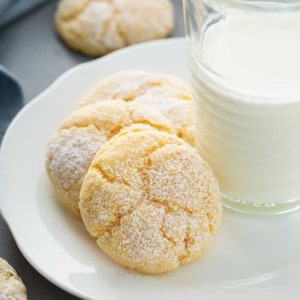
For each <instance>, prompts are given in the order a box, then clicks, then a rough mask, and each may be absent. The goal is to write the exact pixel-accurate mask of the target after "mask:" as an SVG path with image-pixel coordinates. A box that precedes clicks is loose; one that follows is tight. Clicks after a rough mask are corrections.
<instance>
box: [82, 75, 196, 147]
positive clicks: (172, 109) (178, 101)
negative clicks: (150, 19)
mask: <svg viewBox="0 0 300 300" xmlns="http://www.w3.org/2000/svg"><path fill="white" fill-rule="evenodd" d="M108 98H109V99H123V100H125V101H135V102H140V103H144V104H146V105H149V106H151V107H152V108H153V109H156V110H157V111H158V112H159V113H161V114H163V115H164V116H165V117H167V118H168V119H169V120H170V121H171V122H172V124H173V126H174V128H175V130H176V133H177V135H178V136H179V137H182V138H183V139H184V140H185V141H187V142H188V143H189V144H190V145H192V146H193V145H194V143H195V138H194V127H193V116H192V103H191V94H190V88H189V86H188V84H187V83H186V82H185V81H183V80H181V79H178V78H176V77H173V76H170V75H166V74H159V73H152V72H145V71H121V72H118V73H115V74H113V75H111V76H108V77H105V78H103V79H102V80H100V81H99V82H98V83H97V85H96V86H95V87H94V88H93V89H92V90H91V91H90V93H89V94H88V95H87V96H86V97H85V98H84V99H83V101H82V102H81V103H80V105H81V106H84V105H86V104H90V103H95V102H97V101H101V100H103V99H108Z"/></svg>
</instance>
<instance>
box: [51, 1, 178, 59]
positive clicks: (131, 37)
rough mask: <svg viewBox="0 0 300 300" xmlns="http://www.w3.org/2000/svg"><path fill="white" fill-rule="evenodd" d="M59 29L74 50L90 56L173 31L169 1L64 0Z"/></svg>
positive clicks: (59, 14) (57, 25) (172, 16)
mask: <svg viewBox="0 0 300 300" xmlns="http://www.w3.org/2000/svg"><path fill="white" fill-rule="evenodd" d="M55 21H56V28H57V30H58V33H59V34H60V36H61V37H62V39H63V40H64V41H65V42H66V43H67V44H68V45H69V46H70V47H71V48H73V49H75V50H77V51H80V52H83V53H85V54H88V55H91V56H99V55H102V54H105V53H108V52H111V51H113V50H116V49H119V48H122V47H125V46H128V45H131V44H135V43H139V42H143V41H147V40H153V39H159V38H163V37H166V36H167V35H169V34H170V33H171V32H172V30H173V23H174V12H173V6H172V4H171V2H170V1H169V0H151V1H136V0H61V1H60V2H59V5H58V8H57V12H56V16H55Z"/></svg>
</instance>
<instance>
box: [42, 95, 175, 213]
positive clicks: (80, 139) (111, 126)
mask: <svg viewBox="0 0 300 300" xmlns="http://www.w3.org/2000/svg"><path fill="white" fill-rule="evenodd" d="M136 123H137V124H139V123H142V124H145V125H149V126H152V127H153V128H157V129H158V130H164V131H167V132H170V133H174V129H173V128H172V125H171V124H170V122H169V121H168V119H167V118H165V117H163V116H162V115H160V114H157V113H156V112H155V111H153V110H152V109H151V108H149V107H147V106H146V105H143V104H140V103H133V102H132V103H126V102H124V101H121V100H119V101H102V102H101V103H95V104H91V105H88V106H85V107H83V108H81V109H79V110H77V111H75V112H74V113H72V114H71V115H70V116H68V117H67V118H66V119H65V120H64V121H63V122H62V124H61V126H60V128H59V129H58V130H57V132H56V133H55V134H54V136H53V137H52V139H51V141H50V142H49V145H48V151H47V154H46V167H47V171H48V175H49V177H50V179H51V182H52V183H53V186H54V189H55V192H56V194H57V197H58V199H60V200H61V201H62V202H63V203H64V204H65V205H66V206H67V207H68V208H69V209H71V210H72V211H73V212H74V213H75V214H76V215H78V216H79V215H80V213H79V208H78V202H79V192H80V188H81V184H82V181H83V178H84V176H85V174H86V172H87V170H88V168H89V167H90V164H91V162H92V160H93V158H94V156H95V154H96V153H97V152H98V151H99V149H101V147H102V146H103V145H104V144H105V143H106V142H107V141H108V140H109V139H110V138H111V137H112V136H114V135H115V134H117V133H118V132H119V131H120V130H121V129H122V128H124V127H126V126H130V125H132V124H136Z"/></svg>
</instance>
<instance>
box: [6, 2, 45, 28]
mask: <svg viewBox="0 0 300 300" xmlns="http://www.w3.org/2000/svg"><path fill="white" fill-rule="evenodd" d="M46 1H47V0H0V28H1V27H3V26H5V25H7V24H9V23H10V22H12V21H14V20H15V19H17V18H18V17H20V16H22V15H24V14H26V13H28V12H29V11H31V10H32V9H34V8H36V7H37V6H39V5H41V4H43V3H45V2H46Z"/></svg>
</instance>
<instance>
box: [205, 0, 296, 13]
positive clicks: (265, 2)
mask: <svg viewBox="0 0 300 300" xmlns="http://www.w3.org/2000/svg"><path fill="white" fill-rule="evenodd" d="M204 2H207V3H209V2H211V3H212V2H215V3H218V5H220V6H221V7H234V8H238V9H244V10H252V11H257V12H294V11H298V10H300V0H285V1H284V0H204Z"/></svg>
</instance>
